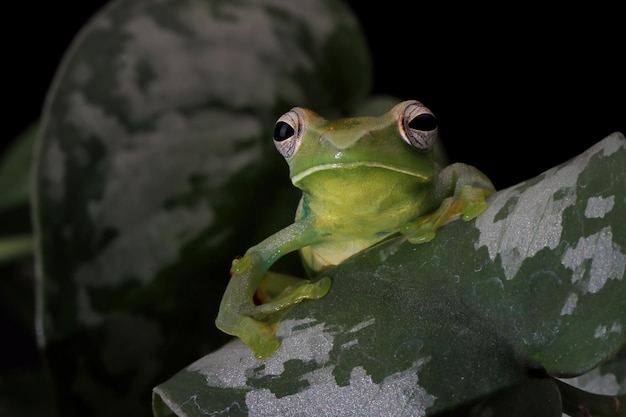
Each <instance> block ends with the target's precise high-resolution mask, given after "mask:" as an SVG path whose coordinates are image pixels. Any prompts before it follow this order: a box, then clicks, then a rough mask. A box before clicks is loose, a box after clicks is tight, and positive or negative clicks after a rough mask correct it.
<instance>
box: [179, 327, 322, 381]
mask: <svg viewBox="0 0 626 417" xmlns="http://www.w3.org/2000/svg"><path fill="white" fill-rule="evenodd" d="M310 324H311V320H307V319H305V320H285V321H283V322H282V323H281V325H280V328H279V331H278V332H277V336H279V337H280V338H283V340H282V344H281V346H280V348H279V349H278V351H276V353H275V354H274V355H273V356H271V357H270V358H268V359H265V360H263V361H260V360H257V359H256V358H255V357H254V355H253V354H252V351H251V350H250V348H249V347H248V346H246V345H245V344H244V343H243V342H241V341H240V340H238V339H236V340H234V341H233V342H231V343H229V344H227V345H225V346H224V347H223V348H221V349H219V350H217V351H215V352H213V353H211V354H209V355H207V356H205V357H203V358H201V359H199V360H198V361H196V362H194V363H193V364H191V365H189V366H188V367H187V370H188V371H190V372H200V373H202V374H203V375H204V376H205V377H206V380H207V384H208V385H209V386H213V387H219V388H245V387H247V383H246V381H247V379H248V378H249V377H251V376H254V377H255V378H262V377H264V376H268V375H270V376H278V375H281V374H282V373H283V372H284V370H285V363H286V362H288V361H292V360H300V361H302V362H305V363H310V362H314V363H316V364H318V365H320V366H321V365H324V364H325V363H327V362H328V360H329V353H330V350H331V349H332V347H333V336H332V334H330V333H328V332H326V331H325V328H324V324H323V323H318V324H316V325H310ZM303 326H305V327H303Z"/></svg>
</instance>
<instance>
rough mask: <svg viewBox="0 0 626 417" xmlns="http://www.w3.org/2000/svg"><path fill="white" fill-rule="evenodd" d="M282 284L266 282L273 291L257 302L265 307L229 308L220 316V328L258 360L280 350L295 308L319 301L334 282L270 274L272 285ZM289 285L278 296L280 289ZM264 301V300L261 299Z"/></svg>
mask: <svg viewBox="0 0 626 417" xmlns="http://www.w3.org/2000/svg"><path fill="white" fill-rule="evenodd" d="M274 276H278V278H277V281H279V282H267V280H268V278H266V282H265V284H264V285H262V287H266V286H270V287H272V288H271V289H270V290H269V291H266V292H265V293H264V295H262V296H260V297H259V296H257V297H256V299H257V300H258V301H260V302H262V304H259V305H254V304H252V303H249V302H246V303H244V304H242V305H241V306H239V309H238V312H237V313H235V312H234V311H233V309H231V308H226V309H224V310H222V308H220V312H219V314H218V317H217V320H216V322H215V323H216V325H217V327H218V328H220V329H221V330H222V331H224V332H225V333H228V334H230V335H233V336H237V337H239V338H240V339H241V340H243V341H244V342H245V343H246V344H247V345H248V346H249V347H250V349H252V351H253V352H254V356H255V357H256V358H257V359H265V358H268V357H269V356H271V355H272V354H273V353H274V352H275V351H276V349H278V347H279V346H280V342H279V341H278V339H277V338H276V330H277V329H278V325H279V324H280V321H281V320H282V319H283V318H284V317H285V315H286V314H287V312H288V311H289V310H290V309H291V307H293V306H295V305H296V304H298V303H300V302H302V301H303V300H306V299H318V298H321V297H323V296H325V295H326V294H327V293H328V291H329V290H330V285H331V281H330V278H328V277H325V278H322V279H320V280H318V281H315V282H310V281H308V280H303V279H297V278H293V277H288V276H286V275H281V274H274V273H270V277H269V281H272V278H276V277H274ZM285 283H288V285H287V286H284V287H282V288H281V289H280V291H279V292H278V293H277V294H276V295H274V294H275V292H276V288H277V287H278V286H280V285H281V284H285ZM261 298H262V299H261Z"/></svg>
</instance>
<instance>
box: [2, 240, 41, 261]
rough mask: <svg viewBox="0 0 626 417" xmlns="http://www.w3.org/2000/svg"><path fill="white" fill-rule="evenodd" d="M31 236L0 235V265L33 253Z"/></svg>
mask: <svg viewBox="0 0 626 417" xmlns="http://www.w3.org/2000/svg"><path fill="white" fill-rule="evenodd" d="M33 246H34V242H33V237H32V236H0V265H2V264H3V263H6V262H9V261H13V260H15V259H19V258H22V257H24V256H26V255H30V254H32V253H33Z"/></svg>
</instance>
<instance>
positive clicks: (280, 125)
mask: <svg viewBox="0 0 626 417" xmlns="http://www.w3.org/2000/svg"><path fill="white" fill-rule="evenodd" d="M301 141H302V119H301V117H300V115H299V114H298V113H297V112H296V111H295V110H290V111H288V112H287V113H285V114H283V115H282V116H280V118H279V119H278V121H277V122H276V124H275V125H274V145H276V149H278V152H280V153H281V155H282V156H284V157H285V158H291V156H292V155H293V154H294V153H295V152H296V150H297V149H298V147H299V146H300V142H301Z"/></svg>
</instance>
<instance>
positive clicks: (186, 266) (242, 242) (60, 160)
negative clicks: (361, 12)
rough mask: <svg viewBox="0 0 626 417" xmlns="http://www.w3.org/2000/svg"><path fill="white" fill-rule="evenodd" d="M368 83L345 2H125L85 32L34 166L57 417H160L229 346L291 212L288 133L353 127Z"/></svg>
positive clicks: (62, 76)
mask: <svg viewBox="0 0 626 417" xmlns="http://www.w3.org/2000/svg"><path fill="white" fill-rule="evenodd" d="M369 82H370V71H369V57H368V51H367V49H366V46H365V43H364V40H363V37H362V35H361V32H360V29H359V27H358V25H357V23H356V21H355V19H354V17H353V15H352V14H351V12H350V11H349V9H347V8H346V7H345V6H344V5H343V4H342V3H341V2H339V1H337V0H324V1H320V0H302V1H298V2H292V1H290V0H282V1H280V0H262V1H238V2H228V1H212V0H176V1H174V0H166V1H159V2H145V1H141V0H124V1H116V2H113V3H111V4H110V6H109V7H107V8H105V9H104V10H103V11H102V12H101V13H100V14H99V15H98V16H96V17H95V18H94V19H93V20H92V21H91V22H90V23H89V25H88V26H87V27H86V28H85V29H84V30H83V31H82V32H81V33H80V34H79V36H78V37H77V39H76V41H75V42H74V45H73V46H72V48H71V50H70V51H69V52H68V54H67V56H66V57H65V59H64V62H63V65H62V67H61V69H60V70H59V72H58V74H57V76H56V78H55V81H54V85H53V88H52V89H51V91H50V92H49V97H48V100H47V103H46V108H45V111H44V122H43V125H42V135H41V141H40V143H39V149H38V160H37V161H36V163H37V177H36V182H35V184H36V190H35V191H36V193H35V194H36V206H35V224H36V231H37V233H38V242H39V246H38V248H37V249H38V256H37V258H38V263H39V271H41V274H42V277H41V281H42V285H41V286H40V290H41V292H40V293H39V294H38V297H39V305H40V306H41V309H40V311H39V314H38V326H39V328H40V331H41V334H42V341H43V342H44V344H45V345H44V347H45V354H46V357H47V362H48V363H49V365H50V369H51V373H52V377H53V379H54V381H55V385H56V387H57V388H58V394H59V404H60V408H59V410H60V414H61V415H63V416H73V415H81V416H82V415H97V416H99V415H107V416H108V415H122V414H125V415H134V416H137V415H147V414H149V413H150V410H149V406H150V404H149V400H146V399H147V398H149V394H150V389H151V388H152V386H154V385H156V383H158V382H159V381H161V380H163V379H164V378H166V377H167V376H169V375H171V374H172V373H174V372H175V371H176V370H178V369H180V367H182V366H183V365H184V364H186V363H188V362H189V361H191V360H192V359H193V358H196V357H198V356H200V355H202V354H204V353H206V352H207V351H210V350H211V349H214V348H215V347H217V346H219V345H220V344H222V343H223V342H224V341H225V340H226V338H225V336H224V335H222V334H221V333H219V332H218V331H217V330H216V329H215V328H214V326H213V321H214V317H215V315H216V312H217V306H218V304H219V299H220V297H221V294H222V291H223V288H224V286H225V284H226V282H227V280H228V270H229V267H230V261H231V260H232V258H233V257H234V256H235V255H236V254H237V253H243V251H244V250H245V249H246V248H247V247H248V246H250V244H251V243H252V242H254V240H256V239H257V238H258V237H259V236H264V235H267V234H269V233H270V232H273V231H274V230H276V228H278V227H280V226H281V225H283V224H285V223H287V222H288V221H289V220H290V218H292V217H293V213H294V211H295V204H296V201H297V193H296V192H295V190H292V189H291V188H289V186H290V184H289V179H288V175H287V167H286V165H285V164H284V161H282V160H281V158H280V156H279V155H278V153H277V152H276V151H275V149H274V148H273V144H272V140H271V131H272V126H273V124H274V122H275V119H276V118H277V117H278V116H279V114H280V113H282V112H284V111H286V110H288V109H289V108H290V107H291V106H293V105H296V104H297V105H306V106H310V107H313V108H316V109H318V110H319V111H320V112H324V113H326V114H341V113H346V112H348V111H350V109H351V108H352V107H354V105H355V103H358V102H361V101H362V100H363V98H364V96H365V95H366V94H367V92H368V89H369ZM284 189H290V190H291V191H290V193H289V194H285V193H284V192H283V191H282V190H284ZM273 209H276V211H271V210H273ZM285 216H287V217H285ZM265 219H272V222H271V223H270V222H269V220H268V221H265ZM259 224H261V225H262V227H258V226H257V225H259Z"/></svg>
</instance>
